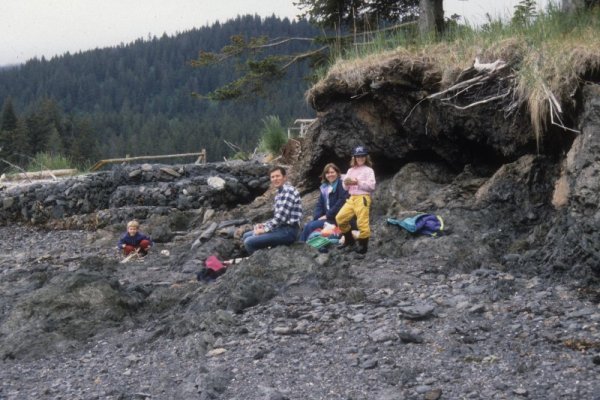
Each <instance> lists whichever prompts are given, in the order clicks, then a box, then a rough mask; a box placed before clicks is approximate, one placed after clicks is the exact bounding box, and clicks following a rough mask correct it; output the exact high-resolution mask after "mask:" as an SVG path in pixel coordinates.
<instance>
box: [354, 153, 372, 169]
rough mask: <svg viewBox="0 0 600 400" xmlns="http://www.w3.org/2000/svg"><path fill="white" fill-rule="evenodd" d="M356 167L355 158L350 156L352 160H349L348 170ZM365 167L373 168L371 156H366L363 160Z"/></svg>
mask: <svg viewBox="0 0 600 400" xmlns="http://www.w3.org/2000/svg"><path fill="white" fill-rule="evenodd" d="M357 165H358V164H357V163H356V157H355V156H352V159H351V160H350V168H354V167H356V166H357ZM365 165H366V166H367V167H371V168H373V162H372V161H371V156H369V155H368V154H367V159H366V160H365Z"/></svg>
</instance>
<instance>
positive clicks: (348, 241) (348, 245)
mask: <svg viewBox="0 0 600 400" xmlns="http://www.w3.org/2000/svg"><path fill="white" fill-rule="evenodd" d="M355 245H356V241H355V240H354V236H352V231H348V232H346V233H344V244H343V245H341V246H340V247H339V249H340V250H345V251H346V250H347V251H352V250H354V246H355Z"/></svg>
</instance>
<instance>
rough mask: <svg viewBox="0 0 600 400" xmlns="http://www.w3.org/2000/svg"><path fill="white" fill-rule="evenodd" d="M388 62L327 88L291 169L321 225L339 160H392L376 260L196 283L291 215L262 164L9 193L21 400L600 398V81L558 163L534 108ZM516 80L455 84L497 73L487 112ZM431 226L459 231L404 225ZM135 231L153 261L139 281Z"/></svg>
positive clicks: (383, 187) (1, 343) (281, 255)
mask: <svg viewBox="0 0 600 400" xmlns="http://www.w3.org/2000/svg"><path fill="white" fill-rule="evenodd" d="M386 62H389V63H390V65H383V66H381V68H379V67H378V68H370V69H368V71H367V75H369V74H371V75H373V76H370V75H369V76H366V75H365V76H364V77H361V76H360V75H357V76H358V78H360V79H358V80H357V81H356V82H354V84H353V85H349V84H348V82H344V81H343V80H341V79H340V77H338V76H335V74H334V75H332V76H329V77H328V78H327V79H325V83H323V84H322V85H318V86H316V87H315V88H313V89H312V90H311V92H310V93H309V95H308V99H309V101H310V102H311V104H312V105H313V106H314V107H315V108H316V109H317V110H318V113H319V117H318V119H317V121H316V122H315V123H314V124H313V125H311V128H310V129H309V132H308V135H307V136H306V137H305V138H304V139H303V140H302V143H301V144H299V147H300V148H299V151H298V152H297V156H298V159H297V160H296V161H295V162H294V163H293V165H291V166H290V167H291V168H290V171H291V175H290V179H291V180H292V182H293V183H294V184H296V185H297V186H298V188H299V189H300V191H301V193H302V196H303V199H302V202H303V207H304V209H305V210H306V217H307V218H309V216H310V213H311V211H312V209H313V207H314V204H315V201H316V197H317V196H318V192H317V190H316V188H317V186H318V184H319V182H318V178H317V176H318V175H319V173H320V172H321V170H322V168H323V166H324V165H325V164H326V163H328V162H336V163H337V164H338V165H339V166H340V167H342V169H345V168H346V166H347V165H348V155H349V154H350V149H351V148H352V147H353V146H356V145H358V144H361V145H366V146H367V147H368V148H369V149H370V155H371V156H372V158H373V160H374V163H375V171H376V176H377V180H378V182H377V190H376V192H375V193H374V196H373V205H372V209H371V227H372V232H373V234H372V238H371V242H370V248H369V252H368V253H367V255H366V257H364V258H358V257H356V256H355V255H354V254H342V253H340V252H338V251H337V250H336V249H331V250H330V251H328V252H326V253H321V252H318V251H317V250H315V249H313V248H311V247H309V246H307V245H304V244H299V243H298V244H294V245H292V246H289V247H278V248H274V249H270V250H260V251H258V252H256V253H254V254H253V255H252V256H251V257H249V258H247V259H245V260H243V261H242V262H240V263H238V264H235V265H233V266H231V267H230V268H229V269H228V271H227V273H225V274H224V275H223V276H221V277H219V278H218V279H217V280H215V281H213V282H208V283H206V282H198V281H197V280H196V272H198V271H199V270H200V268H202V266H203V265H204V261H205V260H206V258H207V257H208V256H210V255H215V256H218V257H220V258H221V259H229V258H236V257H240V256H243V255H245V254H244V252H243V250H242V249H241V246H240V241H239V235H240V232H242V231H243V230H244V229H245V228H248V227H249V226H251V224H253V223H256V222H261V221H264V220H265V219H266V218H268V217H269V216H270V215H271V213H272V209H271V206H272V196H273V193H271V192H270V191H269V190H268V186H269V181H268V177H267V171H268V169H269V165H266V164H261V163H258V162H228V163H217V164H207V165H203V166H197V165H180V166H165V165H149V164H144V165H130V166H118V167H115V168H114V169H113V170H111V171H104V172H100V173H97V174H89V175H86V176H81V177H77V178H74V179H66V180H60V181H56V182H51V183H46V184H36V183H32V184H28V185H23V186H22V187H2V188H0V250H1V251H0V276H1V278H2V279H0V359H1V361H0V363H1V366H0V399H11V400H12V399H30V398H39V399H59V398H61V399H202V400H206V399H238V400H253V399H257V400H258V399H268V400H278V399H279V400H283V399H289V400H305V399H354V400H358V399H365V400H366V399H369V400H371V399H375V400H388V399H389V400H391V399H394V400H397V399H427V400H435V399H520V398H527V399H540V400H542V399H543V400H546V399H600V379H598V377H599V376H600V326H599V324H600V289H599V288H600V286H599V282H600V280H599V277H600V233H599V232H600V229H599V228H600V207H599V204H600V179H599V177H600V135H599V132H600V86H599V85H598V84H596V83H593V79H595V80H596V82H597V81H598V76H597V75H598V71H597V69H596V70H592V71H588V73H586V75H585V80H586V81H587V83H583V81H582V83H581V85H580V87H578V88H577V90H576V93H575V92H574V95H573V98H572V103H573V104H572V107H571V108H570V111H569V112H570V115H568V116H565V121H568V122H569V123H570V124H571V125H572V126H573V127H574V128H576V129H570V130H568V131H566V130H564V129H561V128H560V127H557V126H549V127H548V128H547V129H546V130H547V132H545V135H546V136H544V142H543V143H542V144H543V145H542V146H540V143H536V138H535V137H534V136H533V135H531V119H530V118H529V116H528V115H527V110H526V108H525V107H519V106H518V105H517V106H516V107H512V104H510V106H511V108H510V110H511V112H510V113H509V114H507V113H506V107H507V106H508V105H507V104H504V103H498V104H497V103H495V102H493V101H491V100H490V101H486V102H483V103H481V104H482V106H481V107H478V108H475V107H473V108H472V109H471V108H470V109H469V110H468V112H465V111H464V109H461V108H460V107H449V106H448V104H442V103H439V102H436V101H435V96H433V97H432V92H433V91H438V90H440V88H439V85H440V84H441V83H440V81H439V79H440V77H441V76H442V72H443V71H441V70H439V69H437V67H436V66H433V65H431V64H430V63H418V62H417V63H415V62H412V60H406V59H402V58H400V59H389V60H387V61H386ZM390 66H392V67H393V68H390ZM509 71H510V68H506V69H502V71H493V72H480V71H479V72H478V71H475V70H472V69H470V70H467V71H462V72H461V73H460V74H457V75H456V80H459V81H460V79H463V83H464V82H466V81H465V80H466V79H469V78H468V77H473V76H479V77H480V78H481V79H482V82H483V79H484V78H485V79H484V80H485V82H486V84H485V85H483V86H482V88H481V93H483V95H485V96H487V95H489V94H490V93H494V92H495V91H496V90H499V89H501V90H503V91H505V90H511V88H510V87H506V82H510V79H508V78H510V76H504V75H502V74H509ZM482 73H483V74H489V75H488V76H481V75H478V74H482ZM377 74H383V76H379V75H377ZM385 74H388V75H385ZM353 76H354V75H353ZM380 78H381V79H380ZM388 78H389V79H388ZM361 79H362V80H364V82H363V81H361ZM478 79H479V78H478ZM403 82H412V83H411V85H410V86H409V87H407V86H406V85H405V84H403ZM432 82H433V85H432ZM455 83H456V82H455ZM458 83H460V82H458ZM454 87H457V86H454ZM458 87H460V85H459V86H458ZM467 92H468V91H466V90H459V91H457V92H456V93H455V94H453V95H452V98H453V100H456V104H462V103H461V102H465V103H466V104H471V103H472V101H473V96H475V97H476V96H477V94H473V93H467ZM481 93H479V94H481ZM503 98H504V99H510V98H511V96H506V97H503ZM426 100H431V101H426ZM506 101H508V100H506ZM409 117H410V118H409ZM298 143H300V141H299V142H298ZM415 213H433V214H436V215H438V216H440V217H442V218H443V220H444V222H445V229H444V234H443V235H441V236H439V237H436V238H431V237H428V236H420V235H418V234H412V233H409V232H407V231H405V230H403V229H402V228H399V227H398V226H396V225H393V224H389V223H387V221H388V218H390V217H391V218H403V217H405V216H410V215H414V214H415ZM132 218H137V219H139V220H140V221H141V222H142V227H141V229H142V231H144V232H145V233H148V234H149V235H151V236H152V238H153V239H154V240H155V246H154V248H153V249H152V251H151V252H150V254H149V255H148V256H146V257H145V258H143V259H140V260H134V261H131V262H128V263H121V258H120V257H119V255H118V254H117V252H116V249H115V244H116V241H117V239H118V236H119V235H120V234H121V233H122V232H123V231H124V229H125V224H126V222H127V221H128V220H129V219H132Z"/></svg>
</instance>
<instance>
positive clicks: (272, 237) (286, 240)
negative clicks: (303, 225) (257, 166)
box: [242, 167, 302, 254]
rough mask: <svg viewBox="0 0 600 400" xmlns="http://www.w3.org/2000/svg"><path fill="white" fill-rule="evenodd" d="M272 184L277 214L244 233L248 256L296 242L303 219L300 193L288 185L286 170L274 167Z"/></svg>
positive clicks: (270, 173)
mask: <svg viewBox="0 0 600 400" xmlns="http://www.w3.org/2000/svg"><path fill="white" fill-rule="evenodd" d="M269 176H270V178H271V184H272V185H273V187H274V188H275V189H276V190H277V194H276V196H275V205H274V209H275V213H274V216H273V218H272V219H270V220H268V221H267V222H265V223H264V224H258V225H255V226H254V229H253V230H251V231H248V232H246V233H244V236H243V238H242V240H243V242H244V247H245V248H246V251H247V252H248V254H252V253H254V252H255V251H256V250H258V249H264V248H267V247H274V246H280V245H289V244H292V243H294V242H295V241H296V238H297V237H298V231H299V228H300V225H299V222H300V220H301V219H302V204H301V202H300V193H298V190H296V188H295V187H293V186H292V185H290V184H289V183H287V176H286V171H285V168H283V167H274V168H272V169H271V170H270V171H269Z"/></svg>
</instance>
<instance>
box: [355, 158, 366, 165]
mask: <svg viewBox="0 0 600 400" xmlns="http://www.w3.org/2000/svg"><path fill="white" fill-rule="evenodd" d="M355 158H356V163H357V164H358V165H365V162H366V161H367V156H356V157H355Z"/></svg>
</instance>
